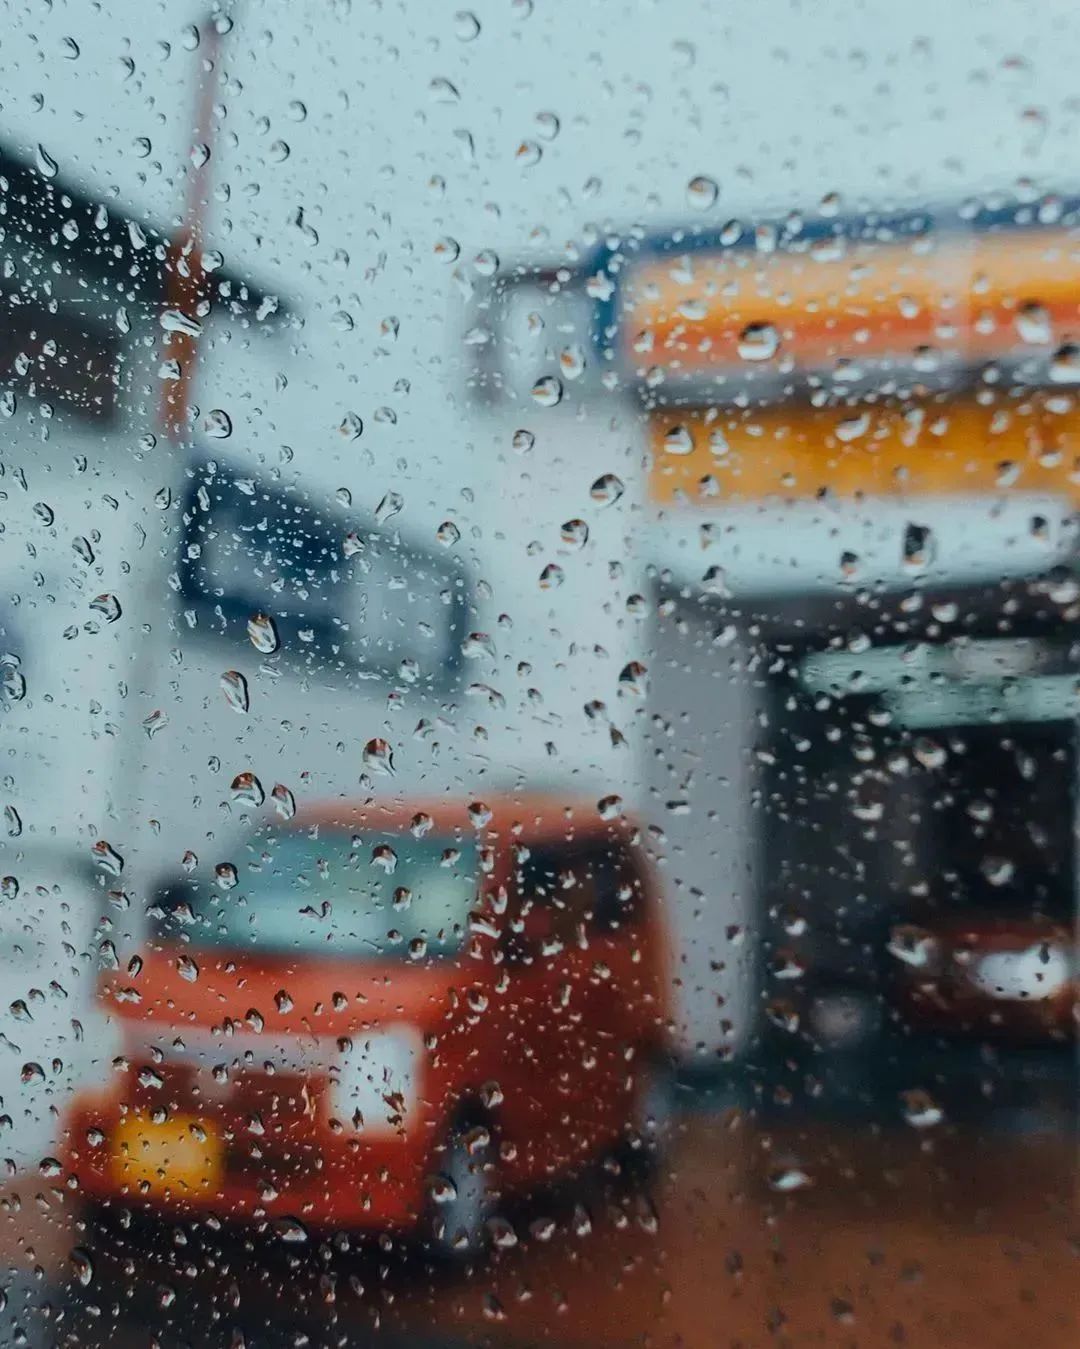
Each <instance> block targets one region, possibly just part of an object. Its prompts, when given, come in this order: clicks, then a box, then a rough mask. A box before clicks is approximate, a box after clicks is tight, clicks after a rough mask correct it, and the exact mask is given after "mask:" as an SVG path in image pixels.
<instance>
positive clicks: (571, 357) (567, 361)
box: [559, 345, 585, 379]
mask: <svg viewBox="0 0 1080 1349" xmlns="http://www.w3.org/2000/svg"><path fill="white" fill-rule="evenodd" d="M559 369H560V370H561V371H562V373H563V375H564V376H565V377H566V378H567V379H580V378H581V376H582V375H583V374H584V373H585V352H584V351H583V350H582V348H581V347H579V346H576V345H574V346H569V347H564V348H563V349H562V351H561V352H560V353H559Z"/></svg>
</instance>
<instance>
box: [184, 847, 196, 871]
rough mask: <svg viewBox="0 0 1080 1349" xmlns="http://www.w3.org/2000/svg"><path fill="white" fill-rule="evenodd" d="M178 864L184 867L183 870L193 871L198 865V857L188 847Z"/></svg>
mask: <svg viewBox="0 0 1080 1349" xmlns="http://www.w3.org/2000/svg"><path fill="white" fill-rule="evenodd" d="M180 865H181V866H182V867H183V868H184V870H185V871H194V870H195V868H196V867H197V866H198V865H199V859H198V857H197V856H196V855H195V853H193V852H192V851H191V849H190V848H188V850H187V851H186V852H185V853H184V855H183V857H181V859H180Z"/></svg>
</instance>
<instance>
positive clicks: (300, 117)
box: [288, 98, 307, 122]
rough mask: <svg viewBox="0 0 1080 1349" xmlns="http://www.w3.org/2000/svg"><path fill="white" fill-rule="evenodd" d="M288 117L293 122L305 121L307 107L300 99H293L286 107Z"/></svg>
mask: <svg viewBox="0 0 1080 1349" xmlns="http://www.w3.org/2000/svg"><path fill="white" fill-rule="evenodd" d="M288 113H289V117H290V119H291V120H292V121H294V122H303V121H306V120H307V105H306V104H304V103H302V102H301V101H300V99H298V98H294V99H293V101H292V102H291V103H290V104H289V107H288Z"/></svg>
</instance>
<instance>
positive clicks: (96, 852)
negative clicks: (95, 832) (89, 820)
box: [90, 838, 124, 876]
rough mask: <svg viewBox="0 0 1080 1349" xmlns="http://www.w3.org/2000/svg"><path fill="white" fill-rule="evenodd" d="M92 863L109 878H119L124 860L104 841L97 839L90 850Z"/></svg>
mask: <svg viewBox="0 0 1080 1349" xmlns="http://www.w3.org/2000/svg"><path fill="white" fill-rule="evenodd" d="M90 855H91V857H93V859H94V861H95V862H96V863H97V864H98V866H99V867H100V868H101V869H102V871H104V872H106V873H107V874H108V875H110V876H119V875H120V874H121V873H122V872H123V870H124V859H123V858H122V857H121V856H120V854H119V853H118V852H117V851H116V849H115V848H114V847H113V846H112V845H111V844H110V843H108V842H106V840H105V839H103V838H99V839H97V840H96V842H95V843H93V844H92V846H91V848H90Z"/></svg>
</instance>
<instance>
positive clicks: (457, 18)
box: [454, 9, 480, 42]
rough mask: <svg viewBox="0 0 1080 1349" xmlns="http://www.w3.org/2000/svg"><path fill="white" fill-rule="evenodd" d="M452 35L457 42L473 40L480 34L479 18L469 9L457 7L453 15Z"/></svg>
mask: <svg viewBox="0 0 1080 1349" xmlns="http://www.w3.org/2000/svg"><path fill="white" fill-rule="evenodd" d="M454 36H455V37H456V38H457V40H458V41H459V42H475V41H476V39H477V38H478V37H479V36H480V20H479V19H478V18H477V17H476V15H475V14H474V13H473V12H472V10H470V9H459V10H458V12H457V13H456V14H455V15H454Z"/></svg>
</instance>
